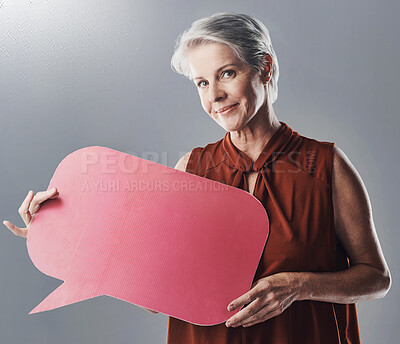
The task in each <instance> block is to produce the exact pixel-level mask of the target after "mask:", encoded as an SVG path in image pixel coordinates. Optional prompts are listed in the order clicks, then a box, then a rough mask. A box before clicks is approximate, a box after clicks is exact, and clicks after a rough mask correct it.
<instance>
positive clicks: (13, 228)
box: [3, 221, 28, 238]
mask: <svg viewBox="0 0 400 344" xmlns="http://www.w3.org/2000/svg"><path fill="white" fill-rule="evenodd" d="M3 224H4V226H6V227H7V228H8V229H9V230H10V231H11V232H13V233H14V234H15V235H18V236H21V237H24V238H26V237H27V235H28V228H19V227H17V226H14V225H13V224H12V223H11V222H10V221H3Z"/></svg>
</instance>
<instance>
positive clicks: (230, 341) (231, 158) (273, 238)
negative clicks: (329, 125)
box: [167, 122, 360, 344]
mask: <svg viewBox="0 0 400 344" xmlns="http://www.w3.org/2000/svg"><path fill="white" fill-rule="evenodd" d="M280 123H281V126H280V128H279V129H278V130H277V131H276V132H275V133H274V135H273V136H272V137H271V139H270V140H269V141H268V143H267V144H266V146H265V147H264V149H263V151H262V153H261V154H260V156H259V157H258V159H257V161H256V162H255V163H253V162H252V160H251V159H250V158H249V157H248V156H247V155H245V154H244V153H243V152H241V151H239V150H238V149H237V148H236V147H235V146H234V145H233V143H232V141H231V139H230V135H229V132H228V133H227V134H226V135H225V137H224V138H223V139H221V140H220V141H218V142H215V143H211V144H208V145H207V146H205V147H204V148H203V147H197V148H195V149H194V150H193V151H192V154H191V156H190V159H189V162H188V165H187V168H186V171H187V172H190V173H193V174H196V175H199V176H202V177H205V178H209V179H212V180H216V181H220V182H223V183H226V184H228V185H232V186H235V187H238V188H241V189H244V190H246V191H249V189H248V184H247V181H246V173H247V172H252V171H257V172H258V176H257V180H256V184H255V188H254V196H255V197H257V198H258V199H259V200H260V201H261V203H262V204H263V205H264V207H265V209H266V211H267V213H268V216H269V220H270V234H269V238H268V240H267V243H266V245H265V249H264V252H263V254H262V256H261V259H260V262H259V265H258V268H257V272H256V274H255V277H254V281H255V280H257V279H259V278H262V277H265V276H268V275H271V274H275V273H278V272H283V271H313V272H321V271H337V270H343V269H346V268H348V267H349V262H348V259H347V256H346V254H345V252H344V249H343V247H342V245H341V244H340V243H339V242H338V240H337V239H336V234H335V226H334V219H333V204H332V161H333V147H334V143H331V142H321V141H317V140H314V139H310V138H307V137H304V136H301V135H299V134H298V133H297V132H294V131H293V130H292V129H291V128H290V127H289V126H288V125H287V124H286V123H284V122H280ZM243 230H245V228H243ZM167 343H168V344H206V343H210V344H211V343H215V344H225V343H226V344H239V343H241V344H245V343H246V344H261V343H262V344H289V343H293V344H299V343H300V344H302V343H304V344H316V343H320V344H334V343H335V344H337V343H341V344H344V343H346V344H347V343H349V344H355V343H360V338H359V331H358V321H357V313H356V306H355V304H350V305H344V304H334V303H327V302H319V301H309V300H306V301H296V302H294V303H293V304H292V305H291V306H290V307H289V308H287V309H286V310H285V311H284V312H283V313H282V314H281V315H279V316H276V317H274V318H271V319H269V320H267V321H264V322H262V323H259V324H256V325H253V326H250V327H246V328H245V327H236V328H232V327H229V328H227V327H226V326H225V323H222V324H219V325H215V326H199V325H193V324H190V323H187V322H185V321H182V320H180V319H176V318H173V317H169V319H168V334H167Z"/></svg>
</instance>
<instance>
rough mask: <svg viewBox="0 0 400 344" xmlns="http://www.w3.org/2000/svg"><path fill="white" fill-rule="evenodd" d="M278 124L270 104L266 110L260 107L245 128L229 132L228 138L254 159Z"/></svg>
mask: <svg viewBox="0 0 400 344" xmlns="http://www.w3.org/2000/svg"><path fill="white" fill-rule="evenodd" d="M280 126H281V124H280V123H279V121H278V118H277V117H276V115H275V112H274V109H273V108H272V105H270V106H269V107H268V110H267V111H266V110H265V109H260V110H259V111H258V113H257V114H256V115H255V116H254V117H253V118H252V119H251V121H250V122H249V123H248V124H247V126H246V127H245V128H243V129H241V130H237V131H232V132H230V138H231V141H232V143H233V144H234V145H235V147H236V148H237V149H239V150H240V151H242V152H243V153H245V154H246V155H247V156H248V157H249V158H251V160H253V161H256V160H257V158H258V156H259V155H260V153H261V152H262V150H263V149H264V147H265V145H266V144H267V142H268V141H269V140H270V138H271V137H272V136H273V135H274V134H275V132H276V131H277V130H278V129H279V128H280Z"/></svg>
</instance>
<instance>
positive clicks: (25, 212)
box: [17, 190, 34, 228]
mask: <svg viewBox="0 0 400 344" xmlns="http://www.w3.org/2000/svg"><path fill="white" fill-rule="evenodd" d="M33 197H34V193H33V191H32V190H29V192H28V194H27V195H26V197H25V199H24V200H23V202H22V203H21V206H20V207H19V209H18V213H19V215H21V217H22V220H24V222H25V225H27V226H28V224H29V223H30V221H31V220H32V217H31V214H30V213H29V205H30V204H31V201H32V199H33ZM17 228H18V227H17Z"/></svg>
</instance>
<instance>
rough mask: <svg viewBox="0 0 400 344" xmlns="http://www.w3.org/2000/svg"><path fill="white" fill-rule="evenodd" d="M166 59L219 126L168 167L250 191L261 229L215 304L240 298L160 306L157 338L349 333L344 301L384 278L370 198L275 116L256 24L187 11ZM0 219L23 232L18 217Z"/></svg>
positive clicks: (334, 152) (324, 151) (376, 290)
mask: <svg viewBox="0 0 400 344" xmlns="http://www.w3.org/2000/svg"><path fill="white" fill-rule="evenodd" d="M172 66H173V68H174V69H175V70H176V71H177V72H178V73H180V74H184V75H185V76H187V77H189V78H190V79H191V80H193V82H194V83H195V85H196V87H197V89H198V92H199V95H200V100H201V103H202V106H203V108H204V110H205V111H206V112H207V113H208V114H209V115H210V116H211V118H212V119H214V120H215V121H216V122H217V123H218V125H220V126H221V127H222V128H224V129H225V130H226V131H227V133H226V135H225V136H224V138H223V139H221V140H219V141H217V142H215V143H210V144H208V145H206V146H205V147H197V148H195V149H193V150H192V151H191V152H189V153H187V154H186V155H185V156H183V157H182V158H181V159H180V160H179V161H178V163H177V165H176V167H175V168H177V169H179V170H182V171H187V172H190V173H194V174H197V175H200V176H202V177H205V178H210V179H213V180H217V181H221V182H224V183H226V184H229V185H232V186H236V187H238V188H242V189H244V190H246V191H248V192H250V193H251V194H253V195H254V196H255V197H257V198H258V199H259V200H260V201H261V203H262V204H263V205H264V207H265V209H266V211H267V213H268V216H269V220H270V236H269V238H268V241H267V244H266V246H265V250H264V253H263V255H262V257H261V259H260V262H259V266H258V269H257V272H256V275H255V277H254V281H253V282H254V283H253V285H252V287H251V289H250V290H249V291H248V292H247V293H245V294H243V295H241V296H239V297H238V298H237V299H235V300H232V302H231V303H230V304H229V305H227V307H228V310H230V311H233V310H236V309H238V308H239V309H240V308H242V307H243V306H244V307H243V308H242V309H241V310H240V311H239V312H238V313H237V314H235V315H233V316H232V317H231V318H230V319H229V320H228V321H227V322H226V323H223V324H219V325H216V326H197V325H193V324H190V323H186V322H184V321H182V320H179V319H176V318H172V317H170V318H169V323H168V343H171V344H172V343H173V344H178V343H182V344H189V343H227V344H228V343H229V344H236V343H252V344H257V343H260V344H261V343H263V344H264V343H273V344H285V343H307V344H310V343H324V344H329V343H352V344H353V343H359V342H360V339H359V331H358V324H357V314H356V307H355V303H356V302H358V301H362V300H366V299H373V298H381V297H383V296H385V294H386V293H387V291H388V290H389V288H390V284H391V279H390V273H389V270H388V266H387V264H386V262H385V259H384V257H383V254H382V251H381V248H380V244H379V241H378V238H377V235H376V232H375V228H374V223H373V219H372V213H371V205H370V202H369V199H368V195H367V192H366V189H365V187H364V185H363V182H362V180H361V178H360V176H359V175H358V173H357V171H356V169H355V168H354V167H353V165H352V164H351V162H350V161H349V159H348V158H347V157H346V155H345V154H344V153H343V151H342V150H340V149H339V148H338V147H337V146H336V145H335V144H334V143H331V142H322V141H317V140H314V139H311V138H307V137H304V136H302V135H300V134H299V133H297V132H296V131H293V130H292V129H291V128H290V127H289V126H288V125H287V124H286V123H284V122H282V121H279V120H278V118H277V117H276V114H275V112H274V109H273V107H272V104H273V103H274V101H275V100H276V99H277V95H278V86H277V81H278V75H279V68H278V61H277V57H276V54H275V52H274V49H273V48H272V44H271V41H270V37H269V33H268V30H267V29H266V28H265V26H264V25H263V24H262V23H261V22H260V21H258V20H257V19H255V18H252V17H250V16H247V15H243V14H240V15H239V14H234V13H217V14H214V15H212V16H210V17H208V18H204V19H200V20H197V21H196V22H194V23H193V24H192V26H191V27H190V28H189V29H188V30H186V31H185V32H184V33H183V34H182V35H180V37H179V38H178V41H177V45H176V47H175V53H174V56H173V58H172ZM57 195H58V194H57V190H49V191H46V192H38V193H37V194H36V195H35V196H34V194H33V192H31V191H30V192H29V193H28V195H27V197H26V199H25V200H24V202H23V203H22V205H21V207H20V209H19V212H20V214H21V216H22V218H23V219H24V221H25V223H26V225H27V227H28V226H29V223H30V221H31V219H32V216H33V214H34V213H36V212H37V211H38V210H39V208H40V204H41V203H42V202H43V201H45V200H46V199H49V198H54V197H57ZM222 206H223V205H221V207H222ZM5 225H6V226H7V227H8V228H9V229H10V230H12V231H13V232H14V233H15V234H17V235H22V236H26V233H27V228H18V227H16V226H14V225H13V224H11V223H10V222H5Z"/></svg>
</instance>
